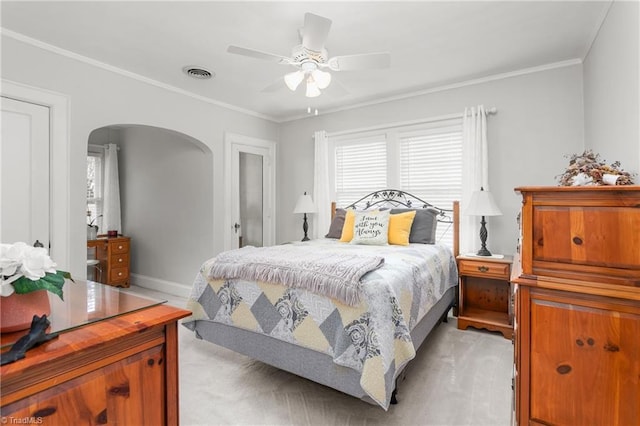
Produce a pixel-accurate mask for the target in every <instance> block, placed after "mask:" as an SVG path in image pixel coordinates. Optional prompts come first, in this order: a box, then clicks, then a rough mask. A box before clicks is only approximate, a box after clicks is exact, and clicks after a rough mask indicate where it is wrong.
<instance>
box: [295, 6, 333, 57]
mask: <svg viewBox="0 0 640 426" xmlns="http://www.w3.org/2000/svg"><path fill="white" fill-rule="evenodd" d="M330 28H331V19H327V18H323V17H322V16H318V15H314V14H313V13H305V14H304V28H302V30H301V32H302V45H303V46H304V47H306V48H307V49H309V50H313V51H314V52H320V51H322V49H323V48H324V42H325V41H326V40H327V37H328V36H329V29H330Z"/></svg>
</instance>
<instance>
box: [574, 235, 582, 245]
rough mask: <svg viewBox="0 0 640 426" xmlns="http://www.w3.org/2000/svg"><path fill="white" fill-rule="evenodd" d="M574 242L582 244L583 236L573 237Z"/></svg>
mask: <svg viewBox="0 0 640 426" xmlns="http://www.w3.org/2000/svg"><path fill="white" fill-rule="evenodd" d="M573 243H574V244H576V245H580V244H582V238H580V237H573Z"/></svg>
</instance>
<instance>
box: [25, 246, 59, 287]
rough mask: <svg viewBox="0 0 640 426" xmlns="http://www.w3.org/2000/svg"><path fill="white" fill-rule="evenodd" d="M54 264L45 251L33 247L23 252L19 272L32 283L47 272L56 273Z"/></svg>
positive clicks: (41, 248)
mask: <svg viewBox="0 0 640 426" xmlns="http://www.w3.org/2000/svg"><path fill="white" fill-rule="evenodd" d="M55 267H56V264H55V263H53V261H52V260H51V258H50V257H49V255H48V254H47V250H46V249H45V248H43V247H33V248H31V249H30V250H26V251H25V252H24V258H23V261H22V267H21V268H20V272H22V273H23V274H24V276H25V277H27V278H29V279H30V280H32V281H37V280H39V279H40V278H42V277H44V276H45V274H46V273H47V272H51V273H53V274H55V273H56V269H55Z"/></svg>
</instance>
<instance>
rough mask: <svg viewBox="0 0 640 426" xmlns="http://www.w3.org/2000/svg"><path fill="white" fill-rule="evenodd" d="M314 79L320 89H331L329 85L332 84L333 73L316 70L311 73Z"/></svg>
mask: <svg viewBox="0 0 640 426" xmlns="http://www.w3.org/2000/svg"><path fill="white" fill-rule="evenodd" d="M311 75H312V76H313V79H314V80H315V82H316V83H317V84H318V89H326V88H327V87H329V83H331V73H328V72H325V71H320V70H314V71H313V72H311Z"/></svg>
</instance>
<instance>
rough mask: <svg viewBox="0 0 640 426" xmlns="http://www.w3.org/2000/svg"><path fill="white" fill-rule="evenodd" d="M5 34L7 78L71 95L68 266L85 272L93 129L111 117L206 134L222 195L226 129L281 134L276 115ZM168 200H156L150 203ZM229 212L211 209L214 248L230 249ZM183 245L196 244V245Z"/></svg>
mask: <svg viewBox="0 0 640 426" xmlns="http://www.w3.org/2000/svg"><path fill="white" fill-rule="evenodd" d="M1 42H2V70H1V71H2V78H5V79H7V80H11V81H15V82H19V83H22V84H26V85H30V86H35V87H39V88H43V89H48V90H52V91H55V92H58V93H62V94H66V95H68V96H69V98H70V141H69V143H70V152H69V156H70V157H69V162H70V170H69V185H70V197H69V200H68V208H69V223H70V226H71V229H70V246H71V248H70V252H71V259H70V264H69V265H61V267H66V268H68V270H70V271H71V273H72V274H73V275H74V276H77V277H84V276H85V274H86V268H85V259H86V231H85V227H86V221H85V219H86V218H85V214H84V212H85V207H86V155H87V141H88V138H89V134H90V133H91V132H92V131H93V130H94V129H97V128H101V127H104V126H108V125H112V124H141V125H148V126H155V127H160V128H165V129H171V130H175V131H177V132H180V133H184V134H185V135H189V136H190V137H192V138H194V139H196V140H199V141H201V142H202V143H203V144H204V145H206V146H207V147H208V148H209V149H210V150H211V152H212V157H211V159H212V165H211V168H212V170H213V179H212V182H213V195H214V196H215V199H216V200H218V201H219V200H222V199H223V181H222V179H223V162H222V161H223V155H222V150H223V137H224V132H226V131H229V132H234V133H238V134H243V135H248V136H253V137H259V138H263V139H271V140H277V139H278V137H277V135H278V126H277V124H275V123H272V122H270V121H267V120H264V119H261V118H258V117H254V116H251V115H247V114H243V113H240V112H237V111H232V110H229V109H226V108H223V107H220V106H217V105H214V104H210V103H206V102H202V101H199V100H197V99H194V98H191V97H187V96H184V95H181V94H179V93H175V92H172V91H168V90H165V89H162V88H159V87H156V86H153V85H151V84H147V83H145V82H141V81H138V80H134V79H131V78H128V77H125V76H122V75H120V74H116V73H113V72H110V71H107V70H104V69H101V68H98V67H95V66H92V65H89V64H86V63H84V62H81V61H78V60H75V59H71V58H68V57H65V56H62V55H59V54H56V53H53V52H50V51H47V50H44V49H41V48H39V47H35V46H32V45H29V44H26V43H23V42H21V41H17V40H15V39H13V38H10V37H7V36H5V35H3V36H2V40H1ZM54 166H55V165H54ZM161 207H162V206H150V209H155V208H161ZM223 212H224V206H223V205H222V203H221V202H215V203H214V204H213V210H212V211H211V212H210V215H209V219H210V223H211V225H210V226H211V229H212V231H213V233H212V235H210V236H208V238H210V240H211V246H210V247H211V256H213V255H215V254H217V253H218V252H219V251H221V250H222V249H223V241H222V231H223V229H222V226H223V225H222V223H223V220H222V218H223V217H224V216H223ZM181 220H187V221H188V220H189V219H185V218H180V217H176V222H177V223H176V226H177V227H180V226H181V225H180V224H179V223H178V222H179V221H181ZM183 249H184V250H186V251H187V252H188V251H189V250H191V249H190V248H189V247H183ZM201 256H202V255H201V254H196V255H195V257H201ZM198 260H200V261H203V260H205V259H198ZM196 272H197V270H195V271H193V275H191V276H190V277H187V278H185V280H187V279H188V282H185V283H180V284H184V285H185V286H187V287H188V286H190V284H191V280H192V279H193V277H194V276H195V274H196ZM158 275H160V274H158ZM157 278H162V277H161V276H158V277H157ZM185 288H186V287H185Z"/></svg>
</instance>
